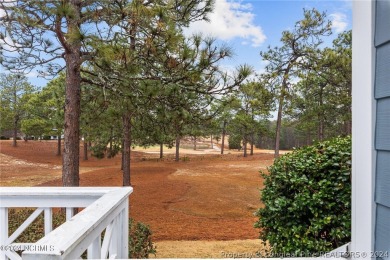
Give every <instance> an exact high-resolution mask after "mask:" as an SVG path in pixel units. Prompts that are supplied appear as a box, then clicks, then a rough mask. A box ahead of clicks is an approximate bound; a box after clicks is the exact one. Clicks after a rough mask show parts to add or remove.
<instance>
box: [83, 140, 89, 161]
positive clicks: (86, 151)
mask: <svg viewBox="0 0 390 260" xmlns="http://www.w3.org/2000/svg"><path fill="white" fill-rule="evenodd" d="M87 160H88V143H87V141H86V140H85V137H84V161H87Z"/></svg>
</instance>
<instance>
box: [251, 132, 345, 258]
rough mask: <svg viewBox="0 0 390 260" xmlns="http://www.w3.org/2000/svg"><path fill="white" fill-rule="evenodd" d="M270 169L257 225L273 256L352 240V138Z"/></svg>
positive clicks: (307, 149)
mask: <svg viewBox="0 0 390 260" xmlns="http://www.w3.org/2000/svg"><path fill="white" fill-rule="evenodd" d="M268 171H269V173H268V174H265V173H262V175H263V177H264V179H265V182H264V185H265V188H264V189H263V190H262V192H261V196H262V197H261V200H262V202H263V204H264V207H263V208H260V209H259V210H258V212H257V213H256V215H257V216H258V217H259V220H258V221H257V222H256V224H255V227H257V228H260V229H261V231H260V238H261V239H263V240H264V241H266V240H268V241H269V243H270V244H271V246H272V249H273V252H274V253H281V254H287V253H288V254H296V255H302V254H313V253H318V252H328V251H330V250H332V249H334V248H337V247H339V246H342V245H343V244H346V243H347V242H349V241H350V235H351V234H350V230H351V138H350V137H346V138H340V137H338V138H335V139H332V140H330V141H324V142H321V143H318V144H316V145H313V146H308V147H303V148H301V149H297V150H294V151H293V152H291V153H288V154H286V155H284V156H282V157H280V158H279V159H277V160H275V162H274V164H273V165H272V166H271V167H270V168H269V169H268Z"/></svg>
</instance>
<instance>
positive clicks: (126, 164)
mask: <svg viewBox="0 0 390 260" xmlns="http://www.w3.org/2000/svg"><path fill="white" fill-rule="evenodd" d="M122 119H123V148H124V152H123V186H130V185H131V179H130V147H131V117H130V115H129V114H128V112H126V114H125V115H123V118H122Z"/></svg>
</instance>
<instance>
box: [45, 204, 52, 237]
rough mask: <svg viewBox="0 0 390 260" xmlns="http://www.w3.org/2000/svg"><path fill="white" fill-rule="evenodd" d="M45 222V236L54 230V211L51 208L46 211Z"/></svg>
mask: <svg viewBox="0 0 390 260" xmlns="http://www.w3.org/2000/svg"><path fill="white" fill-rule="evenodd" d="M44 217H45V218H44V220H45V236H46V235H47V234H49V233H50V232H51V231H52V230H53V210H52V209H51V208H45V209H44Z"/></svg>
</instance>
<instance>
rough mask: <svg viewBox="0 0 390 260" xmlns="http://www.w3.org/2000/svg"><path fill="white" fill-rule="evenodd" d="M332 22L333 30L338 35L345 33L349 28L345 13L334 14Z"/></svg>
mask: <svg viewBox="0 0 390 260" xmlns="http://www.w3.org/2000/svg"><path fill="white" fill-rule="evenodd" d="M330 18H331V20H332V29H334V30H335V31H336V32H337V33H341V32H343V31H345V29H346V28H347V26H348V22H347V16H346V15H345V14H343V13H333V14H331V15H330Z"/></svg>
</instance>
